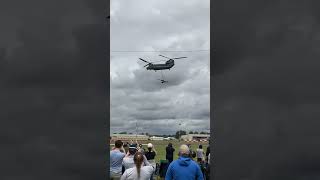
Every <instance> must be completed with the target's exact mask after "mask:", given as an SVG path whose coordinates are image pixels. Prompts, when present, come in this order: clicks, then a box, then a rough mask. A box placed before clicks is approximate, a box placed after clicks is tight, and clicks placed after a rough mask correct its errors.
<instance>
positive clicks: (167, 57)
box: [159, 55, 171, 59]
mask: <svg viewBox="0 0 320 180" xmlns="http://www.w3.org/2000/svg"><path fill="white" fill-rule="evenodd" d="M159 56H161V57H165V58H168V57H166V56H163V55H159ZM168 59H171V58H168Z"/></svg>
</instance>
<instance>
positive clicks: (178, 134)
mask: <svg viewBox="0 0 320 180" xmlns="http://www.w3.org/2000/svg"><path fill="white" fill-rule="evenodd" d="M186 134H187V132H186V131H181V130H180V131H177V132H176V135H175V138H177V139H180V137H181V136H182V135H186Z"/></svg>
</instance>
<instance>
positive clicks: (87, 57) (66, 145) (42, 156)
mask: <svg viewBox="0 0 320 180" xmlns="http://www.w3.org/2000/svg"><path fill="white" fill-rule="evenodd" d="M0 9H1V10H0V12H1V18H0V23H1V24H2V25H3V27H4V28H3V31H1V32H2V33H1V35H0V37H1V39H2V41H1V43H0V46H1V47H0V49H1V48H4V49H5V53H4V54H5V56H3V55H2V54H3V53H0V62H1V82H0V84H1V90H0V92H1V96H0V99H1V101H0V102H1V109H2V111H1V114H0V117H1V119H2V122H3V123H4V124H5V126H1V127H2V129H1V137H2V138H1V139H3V140H4V141H3V142H5V143H6V145H5V147H4V148H1V154H3V155H5V156H6V157H5V158H4V161H2V162H6V166H5V167H2V170H3V171H2V173H1V176H2V177H3V178H1V179H15V178H19V179H21V178H23V179H77V180H79V179H91V178H92V179H101V178H102V179H103V177H100V176H101V175H102V176H104V173H103V172H105V171H104V169H103V168H104V162H103V161H104V159H103V155H104V154H103V153H104V149H103V148H104V145H103V140H102V141H101V143H100V142H99V141H100V140H101V139H103V138H104V137H105V133H104V132H105V129H104V128H105V127H104V124H105V115H104V114H103V112H105V109H106V108H108V107H106V105H105V104H106V102H107V99H106V98H105V96H106V94H107V93H106V89H105V85H106V82H105V79H106V78H105V76H106V74H105V73H106V70H107V61H106V59H107V56H106V53H105V52H106V49H107V48H106V45H107V39H106V37H107V36H106V35H107V34H108V29H107V28H106V27H104V25H102V22H101V23H100V24H98V23H96V22H98V20H96V19H95V17H94V16H93V15H92V9H90V8H88V7H87V4H85V2H84V1H68V2H66V1H50V2H49V1H28V2H26V1H22V2H16V1H7V2H1V5H0ZM9 9H10V10H9ZM0 52H2V51H0ZM97 144H101V146H99V147H98V146H96V145H97Z"/></svg>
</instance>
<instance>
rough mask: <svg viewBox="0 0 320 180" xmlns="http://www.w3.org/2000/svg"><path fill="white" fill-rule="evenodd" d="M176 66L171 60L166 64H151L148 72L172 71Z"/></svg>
mask: <svg viewBox="0 0 320 180" xmlns="http://www.w3.org/2000/svg"><path fill="white" fill-rule="evenodd" d="M173 66H174V60H172V59H170V60H168V61H166V63H165V64H149V65H148V66H147V70H155V71H156V70H165V69H171V68H172V67H173Z"/></svg>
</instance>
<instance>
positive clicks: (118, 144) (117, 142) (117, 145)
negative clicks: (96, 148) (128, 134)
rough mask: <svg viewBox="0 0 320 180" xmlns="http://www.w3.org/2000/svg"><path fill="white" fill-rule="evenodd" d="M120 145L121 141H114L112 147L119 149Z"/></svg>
mask: <svg viewBox="0 0 320 180" xmlns="http://www.w3.org/2000/svg"><path fill="white" fill-rule="evenodd" d="M122 145H123V143H122V141H121V140H116V142H115V143H114V146H115V147H116V148H121V147H122Z"/></svg>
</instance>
